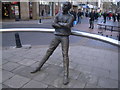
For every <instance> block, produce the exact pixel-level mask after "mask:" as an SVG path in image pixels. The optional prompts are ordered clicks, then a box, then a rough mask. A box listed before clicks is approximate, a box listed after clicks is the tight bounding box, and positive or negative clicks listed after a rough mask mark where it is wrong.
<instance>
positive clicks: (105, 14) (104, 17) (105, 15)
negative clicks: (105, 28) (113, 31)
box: [103, 12, 107, 23]
mask: <svg viewBox="0 0 120 90" xmlns="http://www.w3.org/2000/svg"><path fill="white" fill-rule="evenodd" d="M106 17H107V13H106V12H104V13H103V19H104V22H103V23H106Z"/></svg>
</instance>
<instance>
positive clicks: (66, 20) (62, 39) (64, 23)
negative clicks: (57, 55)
mask: <svg viewBox="0 0 120 90" xmlns="http://www.w3.org/2000/svg"><path fill="white" fill-rule="evenodd" d="M70 8H71V3H70V2H65V3H63V7H62V12H60V13H58V14H57V15H56V17H55V20H54V23H53V25H52V26H53V27H54V28H55V32H54V35H55V38H54V39H53V40H52V42H51V44H50V47H49V49H48V50H47V52H46V55H45V56H44V57H43V59H42V60H41V62H40V64H39V66H38V67H37V68H36V69H35V70H34V71H32V72H31V73H36V72H38V71H40V69H41V68H42V66H43V65H44V63H45V62H46V61H47V60H48V58H49V57H50V56H51V55H52V53H53V51H54V50H55V49H56V48H57V46H58V45H59V44H60V43H61V46H62V54H63V67H64V78H63V84H64V85H67V84H68V83H69V79H68V76H69V56H68V49H69V35H70V34H71V26H72V23H73V20H74V17H73V16H72V15H71V14H69V10H70Z"/></svg>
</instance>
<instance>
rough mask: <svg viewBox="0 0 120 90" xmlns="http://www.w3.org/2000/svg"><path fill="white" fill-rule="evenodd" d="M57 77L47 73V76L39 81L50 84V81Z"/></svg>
mask: <svg viewBox="0 0 120 90" xmlns="http://www.w3.org/2000/svg"><path fill="white" fill-rule="evenodd" d="M52 73H53V72H52ZM57 78H58V75H55V74H48V76H47V77H46V78H44V79H43V80H42V81H41V82H43V83H45V84H48V85H51V83H52V82H54V80H56V79H57Z"/></svg>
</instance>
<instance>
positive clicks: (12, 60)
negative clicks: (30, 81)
mask: <svg viewBox="0 0 120 90" xmlns="http://www.w3.org/2000/svg"><path fill="white" fill-rule="evenodd" d="M23 59H24V57H22V56H19V55H15V56H13V57H11V58H8V59H6V60H7V61H10V62H19V61H22V60H23Z"/></svg>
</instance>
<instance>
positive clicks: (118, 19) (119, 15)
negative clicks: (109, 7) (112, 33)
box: [117, 13, 120, 22]
mask: <svg viewBox="0 0 120 90" xmlns="http://www.w3.org/2000/svg"><path fill="white" fill-rule="evenodd" d="M117 21H118V22H119V21H120V13H117Z"/></svg>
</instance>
